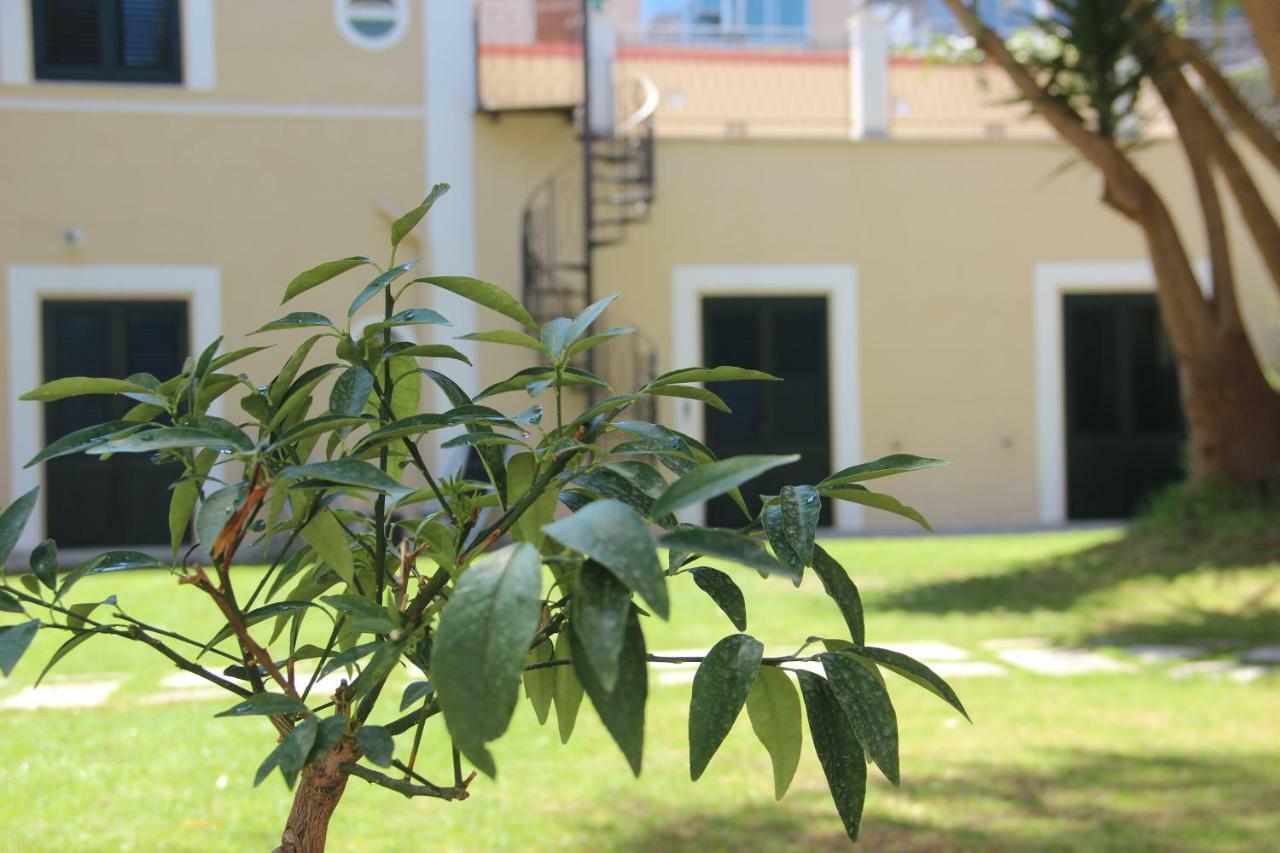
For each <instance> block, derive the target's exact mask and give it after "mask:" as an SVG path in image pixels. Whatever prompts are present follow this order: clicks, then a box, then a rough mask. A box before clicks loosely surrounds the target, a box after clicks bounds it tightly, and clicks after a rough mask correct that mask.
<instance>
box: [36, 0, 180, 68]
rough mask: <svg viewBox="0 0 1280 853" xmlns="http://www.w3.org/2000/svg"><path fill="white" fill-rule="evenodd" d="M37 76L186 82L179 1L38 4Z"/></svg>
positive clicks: (41, 0) (49, 0)
mask: <svg viewBox="0 0 1280 853" xmlns="http://www.w3.org/2000/svg"><path fill="white" fill-rule="evenodd" d="M31 24H32V36H33V40H34V42H35V57H36V77H37V78H38V79H40V80H90V81H108V82H118V83H181V82H182V55H181V39H180V32H181V30H180V29H179V25H180V22H179V20H178V0H32V3H31Z"/></svg>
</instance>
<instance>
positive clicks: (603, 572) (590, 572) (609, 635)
mask: <svg viewBox="0 0 1280 853" xmlns="http://www.w3.org/2000/svg"><path fill="white" fill-rule="evenodd" d="M630 612H631V590H629V589H627V587H625V586H623V584H622V583H621V582H620V581H619V580H618V579H617V578H616V577H615V576H614V575H613V574H612V573H611V572H610V571H609V570H608V569H606V568H604V567H603V566H601V565H600V564H599V563H597V562H595V561H594V560H587V562H586V563H584V564H583V566H582V571H581V572H580V573H579V574H578V586H577V589H576V591H575V593H574V596H573V618H572V619H570V620H569V628H570V630H573V631H576V632H577V633H578V639H579V640H581V641H582V642H581V645H582V648H583V649H584V651H585V652H586V660H585V661H583V663H585V664H586V665H587V666H589V667H590V668H591V670H592V671H593V672H594V673H595V675H596V678H597V679H599V681H600V686H601V687H603V688H604V689H605V690H612V689H613V687H614V685H615V684H616V683H617V681H618V656H619V655H620V654H622V642H623V639H624V638H625V636H626V632H627V614H629V613H630Z"/></svg>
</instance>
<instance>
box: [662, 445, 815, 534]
mask: <svg viewBox="0 0 1280 853" xmlns="http://www.w3.org/2000/svg"><path fill="white" fill-rule="evenodd" d="M799 459H800V457H799V456H798V455H796V454H791V455H788V456H735V457H733V458H732V459H723V460H721V461H719V462H712V463H710V464H707V465H700V466H698V467H697V468H694V469H693V470H692V471H690V472H689V473H688V474H685V475H684V476H683V477H681V478H680V479H678V480H676V481H675V482H674V483H672V484H671V485H670V486H668V487H667V490H666V491H665V492H663V493H662V495H661V496H660V497H659V498H658V499H657V500H656V501H654V503H653V511H652V515H653V516H654V517H658V518H660V517H662V516H664V515H666V514H667V513H669V512H675V511H676V510H679V509H683V508H684V507H687V506H692V505H693V504H697V503H702V502H703V501H705V500H710V499H711V498H714V497H716V496H717V495H722V494H724V493H725V492H727V491H729V490H730V489H732V488H733V487H734V486H740V485H742V484H743V483H745V482H747V481H748V480H752V479H755V478H756V477H758V476H760V475H761V474H763V473H764V472H765V471H769V470H771V469H773V468H777V467H778V466H780V465H789V464H791V463H792V462H795V461H797V460H799Z"/></svg>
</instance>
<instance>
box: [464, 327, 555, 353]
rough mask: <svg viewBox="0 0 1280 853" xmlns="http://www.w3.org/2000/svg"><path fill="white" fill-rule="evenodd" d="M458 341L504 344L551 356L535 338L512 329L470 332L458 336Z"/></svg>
mask: <svg viewBox="0 0 1280 853" xmlns="http://www.w3.org/2000/svg"><path fill="white" fill-rule="evenodd" d="M459 340H464V341H481V342H482V343H489V344H506V345H507V346H513V347H524V348H525V349H531V350H534V351H535V352H540V353H542V354H544V355H548V356H549V355H551V351H550V350H548V349H547V348H546V347H545V346H544V345H543V343H542V341H540V340H538V339H537V338H533V337H530V336H529V335H526V334H525V333H524V332H517V331H516V330H514V329H498V330H496V331H492V332H472V333H471V334H469V335H460V336H459Z"/></svg>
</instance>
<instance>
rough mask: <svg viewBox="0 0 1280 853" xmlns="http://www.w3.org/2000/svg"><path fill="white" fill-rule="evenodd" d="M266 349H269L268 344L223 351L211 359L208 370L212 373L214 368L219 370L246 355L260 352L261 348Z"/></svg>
mask: <svg viewBox="0 0 1280 853" xmlns="http://www.w3.org/2000/svg"><path fill="white" fill-rule="evenodd" d="M268 349H271V346H270V345H267V346H259V347H241V348H240V349H236V350H232V351H231V352H225V353H223V354H222V355H220V356H218V357H217V358H215V359H214V360H213V361H211V362H209V370H208V372H209V373H212V372H213V371H215V370H221V369H222V368H224V367H226V366H227V365H230V364H235V363H236V362H237V361H239V360H240V359H242V358H247V357H248V356H251V355H253V354H254V353H258V352H262V351H263V350H268Z"/></svg>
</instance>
